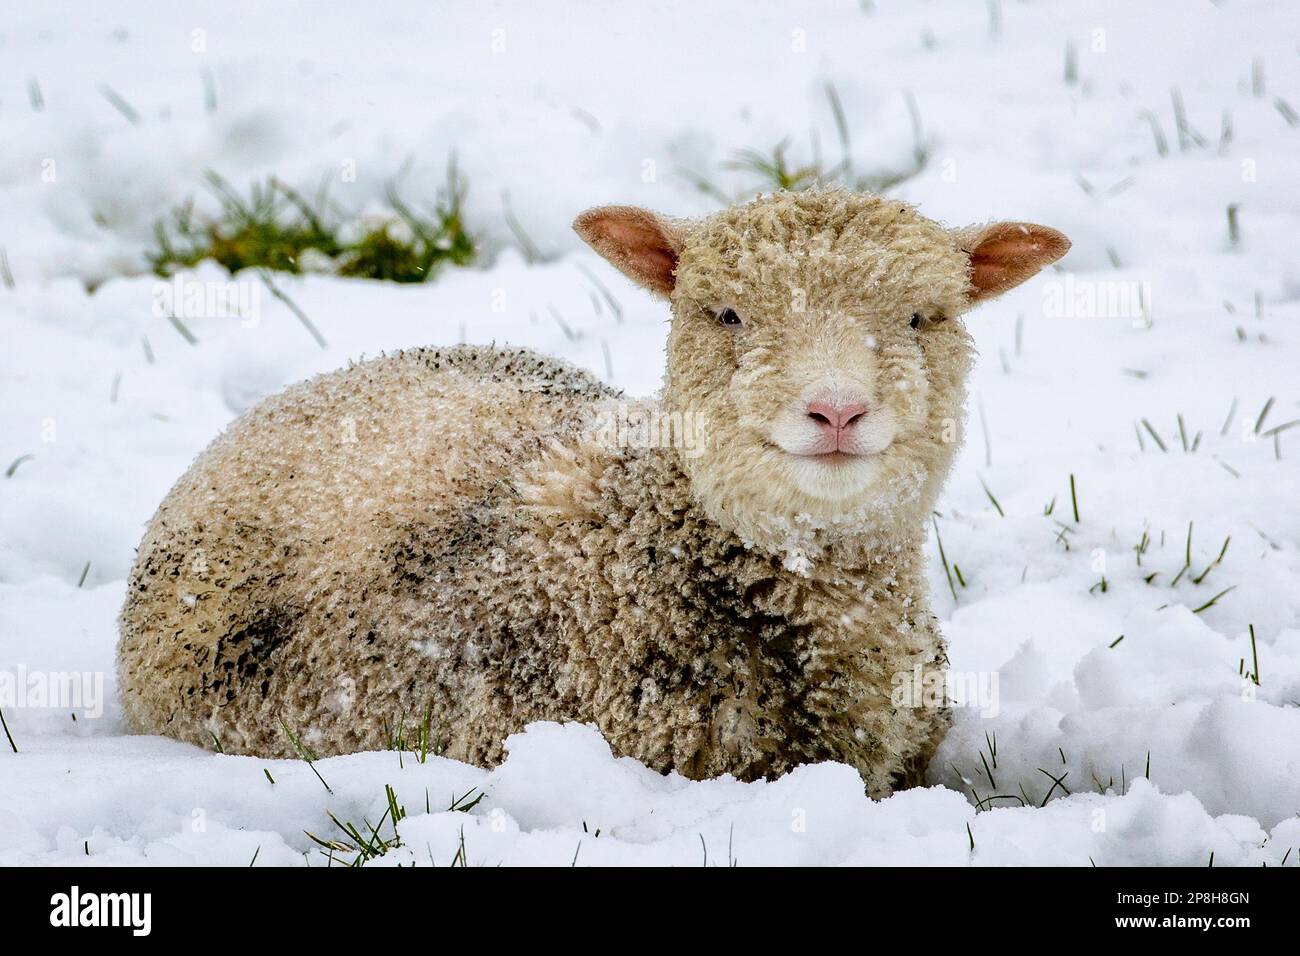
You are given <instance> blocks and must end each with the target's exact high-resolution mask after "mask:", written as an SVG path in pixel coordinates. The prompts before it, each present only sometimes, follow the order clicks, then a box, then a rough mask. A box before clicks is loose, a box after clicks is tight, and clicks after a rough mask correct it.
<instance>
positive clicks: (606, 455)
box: [118, 189, 1068, 795]
mask: <svg viewBox="0 0 1300 956" xmlns="http://www.w3.org/2000/svg"><path fill="white" fill-rule="evenodd" d="M575 227H576V228H577V229H578V231H579V233H580V234H581V235H582V236H583V238H584V239H586V240H587V241H588V242H589V243H591V245H592V246H593V247H594V248H596V249H597V250H598V251H599V252H600V253H601V254H602V255H603V256H605V257H606V258H607V259H609V261H610V262H611V263H612V264H613V265H615V266H616V267H617V268H618V269H620V270H621V271H623V272H624V273H625V274H627V275H628V276H629V277H631V278H632V279H633V280H634V281H636V282H638V283H640V284H641V285H643V286H644V287H645V288H647V289H649V290H650V291H651V292H652V293H654V294H656V295H659V296H662V297H664V298H666V299H667V300H668V301H669V302H670V304H671V307H672V311H673V323H672V326H671V329H670V332H669V342H668V368H667V378H666V381H665V387H664V390H663V396H662V400H661V401H660V402H657V403H656V402H640V403H631V404H629V403H628V401H627V400H626V399H624V398H622V396H620V395H619V393H617V392H616V391H615V390H613V389H611V388H609V387H607V386H605V385H602V384H601V383H599V382H598V381H596V380H595V379H593V378H592V377H591V376H589V375H587V374H586V373H584V372H581V371H579V370H577V369H575V368H573V367H571V366H569V365H567V364H565V363H563V362H559V361H557V360H554V359H548V358H544V357H542V356H538V355H535V354H533V353H530V352H526V351H522V350H511V349H496V348H481V347H468V346H467V347H461V348H455V349H412V350H408V351H406V352H401V353H398V354H395V355H390V356H386V357H382V358H379V359H375V360H371V361H368V362H364V363H361V364H358V365H353V366H350V367H349V368H347V369H343V370H340V371H338V372H334V373H331V374H328V375H324V376H320V377H318V378H316V379H312V380H311V381H308V382H305V383H302V384H300V385H297V386H294V387H292V388H290V389H288V390H287V391H285V392H284V393H282V394H280V395H276V396H274V397H272V398H270V399H267V400H266V401H265V402H263V403H262V404H260V405H259V406H257V407H256V408H254V409H253V410H252V411H250V412H249V413H248V414H246V415H245V416H243V417H242V418H240V419H239V420H238V421H236V422H235V423H234V424H232V425H231V426H230V428H229V429H228V430H227V431H226V432H225V433H224V434H223V435H222V436H220V437H219V438H218V439H217V440H216V441H214V442H213V444H212V445H211V446H210V447H209V448H208V449H207V450H206V451H205V452H204V453H203V454H202V455H201V456H200V457H199V458H198V460H197V461H196V462H195V463H194V465H193V466H192V467H191V468H190V470H189V471H188V472H187V473H186V474H185V475H184V476H183V477H182V478H181V479H180V480H179V481H178V482H177V484H176V486H175V487H174V488H173V489H172V491H171V492H170V493H169V494H168V496H167V498H166V499H165V500H164V501H163V503H162V505H161V506H160V508H159V510H158V513H157V514H156V515H155V516H154V519H153V520H152V522H151V523H150V525H149V528H148V530H147V531H146V534H145V537H144V540H143V541H142V543H141V546H140V550H139V554H138V558H137V562H136V565H135V567H134V568H133V570H132V574H131V579H130V582H129V586H128V594H127V600H126V604H125V606H124V608H123V610H122V616H121V622H120V627H121V642H120V645H119V657H118V661H119V673H120V684H121V688H122V696H123V705H124V709H125V711H126V714H127V716H128V718H129V720H130V721H131V722H132V724H133V725H134V726H135V727H136V728H137V729H139V730H141V731H144V732H150V733H163V734H168V735H170V736H173V737H177V738H179V739H182V740H188V741H190V742H193V743H195V744H199V745H203V746H208V745H211V742H212V739H213V737H215V738H216V739H217V740H218V741H220V744H221V746H222V747H223V749H225V750H226V751H227V752H232V753H256V754H263V755H271V756H290V755H291V754H292V753H293V752H294V744H293V743H292V742H291V740H290V738H289V735H288V733H287V732H286V730H285V728H288V730H289V731H291V732H292V733H293V734H294V735H295V736H296V737H298V738H299V739H301V740H302V741H303V742H305V744H306V745H307V746H309V747H311V749H312V750H314V751H315V752H316V753H317V754H320V755H326V754H332V753H345V752H350V751H355V750H362V749H374V748H382V747H386V746H391V745H392V741H394V740H396V739H401V738H405V739H407V740H410V739H415V738H416V737H418V736H419V735H420V734H421V733H425V734H427V735H428V736H427V739H429V740H432V741H435V742H437V743H438V745H439V749H440V750H441V752H443V753H445V754H446V755H447V756H450V757H455V758H458V759H462V760H468V761H473V762H475V763H479V764H486V765H490V764H493V763H495V762H497V761H498V760H499V759H500V758H501V756H502V742H503V741H504V739H505V738H506V736H507V735H509V734H510V733H513V732H515V731H518V730H520V729H521V728H522V727H523V726H524V725H525V724H527V723H528V722H530V721H534V720H580V721H588V722H592V723H594V724H596V725H597V726H598V727H599V728H600V730H601V732H602V733H604V735H605V737H606V738H607V739H608V740H609V742H610V744H611V746H612V747H613V748H614V749H615V750H616V751H617V752H618V753H620V754H626V755H630V756H633V757H636V758H638V759H640V760H642V761H644V762H645V763H646V764H647V765H649V766H651V767H654V768H656V769H658V770H661V771H668V770H678V771H680V772H681V773H683V774H687V775H689V776H692V777H704V776H711V775H716V774H721V773H732V774H735V775H736V776H738V777H740V778H742V779H752V778H755V777H761V776H771V775H774V774H780V773H784V772H786V771H787V770H789V769H791V768H793V767H795V766H797V765H798V764H800V763H806V762H810V761H817V760H840V761H844V762H847V763H849V764H851V765H853V766H855V767H856V768H857V769H858V770H859V771H860V772H861V774H862V776H863V779H864V781H865V783H866V786H867V789H868V790H869V791H870V792H871V793H872V794H877V795H879V794H884V793H887V792H889V791H890V790H891V789H892V788H894V787H897V786H905V785H910V784H913V783H916V782H918V781H920V780H921V779H922V776H923V773H924V769H925V765H926V763H927V761H928V759H929V755H930V754H931V753H932V752H933V749H934V747H935V746H936V745H937V743H938V740H939V739H940V738H941V736H942V734H943V732H944V729H945V727H946V726H947V718H948V711H947V708H946V705H944V704H942V703H941V704H939V705H934V706H927V705H923V704H915V705H907V704H900V703H898V702H897V701H896V700H894V699H891V690H892V689H893V687H894V686H895V684H896V683H897V681H898V680H900V679H905V680H913V679H914V677H915V674H916V671H915V668H917V667H919V668H921V670H922V672H923V673H925V674H930V673H934V672H936V671H939V670H941V669H942V668H943V667H944V666H945V663H946V655H945V650H944V644H943V640H942V637H941V635H940V634H939V631H938V628H937V626H936V622H935V620H934V617H933V615H932V614H930V612H929V610H928V598H927V595H926V589H925V575H924V562H923V559H922V545H923V542H924V535H925V526H926V525H925V521H926V517H927V515H928V514H929V513H930V511H931V510H932V508H933V507H934V504H935V500H936V498H937V496H938V494H939V491H940V488H941V486H942V483H943V480H944V478H945V476H946V474H947V473H948V470H949V468H950V466H951V463H952V459H953V455H954V453H955V450H956V448H957V447H958V444H959V442H960V438H961V423H962V419H963V406H964V398H965V379H966V375H967V371H968V369H969V367H970V363H971V361H972V354H973V352H972V348H971V342H970V338H969V336H968V335H967V333H966V331H965V329H964V328H963V327H962V324H961V321H960V319H959V316H960V315H961V314H962V313H963V312H965V311H967V310H968V309H970V308H971V307H972V306H973V305H974V304H975V303H977V302H979V301H982V300H983V299H985V298H988V297H990V296H992V295H995V294H997V293H999V292H1001V291H1004V290H1005V289H1007V288H1011V287H1012V286H1014V285H1015V284H1017V283H1018V282H1022V281H1024V280H1025V279H1027V278H1028V277H1029V276H1031V275H1033V274H1034V272H1036V271H1037V270H1038V269H1040V268H1042V267H1043V266H1044V265H1046V264H1048V263H1050V262H1052V261H1054V260H1055V259H1057V258H1059V257H1060V255H1063V254H1064V252H1065V249H1066V248H1068V241H1067V240H1065V238H1064V237H1063V236H1061V235H1060V234H1059V233H1056V232H1055V231H1053V230H1048V229H1045V228H1044V227H1041V226H1030V225H1027V224H1021V223H1015V224H994V225H991V226H982V227H975V228H971V229H965V230H959V231H950V230H948V229H946V228H945V227H943V226H941V225H939V224H938V223H935V222H932V221H930V220H928V219H925V218H924V217H922V216H920V215H919V214H918V213H917V212H916V211H915V210H913V209H912V208H911V207H910V206H907V205H905V204H903V203H899V202H897V201H894V200H887V199H884V198H880V197H874V196H868V195H863V194H854V193H849V192H845V191H842V190H834V189H824V190H814V191H809V192H803V193H780V194H776V195H772V196H767V197H761V198H759V199H757V200H754V201H753V202H750V203H747V204H745V205H741V206H736V207H734V208H731V209H726V210H723V211H721V212H719V213H717V214H716V215H713V216H710V217H707V218H705V219H702V220H698V221H692V222H684V221H675V220H669V219H666V218H664V217H662V216H659V215H657V214H655V213H651V212H647V211H645V210H640V209H634V208H631V207H617V206H616V207H602V208H599V209H593V210H591V211H589V212H587V213H584V214H583V215H582V216H580V217H579V219H578V220H577V222H576V223H575ZM919 315H923V316H925V317H927V321H926V322H918V321H916V317H917V316H919ZM619 415H625V416H631V418H634V419H636V420H637V421H645V420H654V421H658V420H659V419H663V420H664V421H666V422H668V423H669V424H668V425H667V426H666V427H665V429H663V430H662V431H658V430H656V431H654V432H652V434H656V435H659V436H660V439H659V440H657V441H651V442H644V443H642V442H627V441H622V440H619V439H618V438H617V437H611V436H617V434H618V433H619V429H617V428H615V429H609V428H601V427H598V426H597V425H595V424H593V423H599V422H608V421H610V420H611V419H617V418H618V416H619ZM620 420H621V419H620ZM487 421H491V422H492V423H493V425H492V427H491V428H485V427H483V423H484V422H487ZM698 423H707V427H697V424H698ZM687 426H689V428H688V427H687ZM684 431H687V432H689V437H690V438H691V440H690V441H683V440H682V439H683V432H684ZM697 433H698V434H697ZM700 435H702V436H703V438H704V439H705V440H704V441H702V442H699V441H696V440H695V438H697V437H699V436H700Z"/></svg>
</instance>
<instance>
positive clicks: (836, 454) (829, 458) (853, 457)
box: [786, 451, 871, 468]
mask: <svg viewBox="0 0 1300 956" xmlns="http://www.w3.org/2000/svg"><path fill="white" fill-rule="evenodd" d="M786 454H788V455H791V456H793V457H795V458H798V459H799V460H800V461H810V462H815V463H816V464H818V465H825V466H826V467H827V468H843V467H846V466H848V465H850V464H852V463H853V462H855V461H861V460H863V459H864V458H870V457H871V456H870V455H866V454H862V453H860V452H855V451H826V452H818V453H815V454H811V455H805V454H802V453H800V452H793V451H792V452H786Z"/></svg>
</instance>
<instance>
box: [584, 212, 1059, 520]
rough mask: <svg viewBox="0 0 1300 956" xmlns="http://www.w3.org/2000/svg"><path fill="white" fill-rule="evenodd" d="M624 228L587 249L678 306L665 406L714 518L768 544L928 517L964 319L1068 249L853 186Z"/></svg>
mask: <svg viewBox="0 0 1300 956" xmlns="http://www.w3.org/2000/svg"><path fill="white" fill-rule="evenodd" d="M600 212H605V214H606V215H608V214H609V211H608V210H605V211H601V210H597V211H593V213H591V214H588V216H591V215H594V214H596V213H600ZM620 215H621V216H622V218H620V219H619V220H618V222H617V224H613V227H612V228H611V229H607V230H605V231H601V232H597V233H596V234H595V235H594V236H593V235H589V234H588V233H587V232H584V236H586V237H587V238H588V239H589V241H592V243H593V245H595V246H596V247H597V248H598V249H600V251H602V252H604V253H605V254H606V255H607V256H608V257H609V258H610V259H611V261H613V262H614V263H615V265H618V266H619V267H620V268H622V269H623V270H624V271H625V272H627V273H628V274H630V275H632V276H633V277H634V278H637V279H638V280H639V281H641V282H642V283H643V284H645V285H647V286H649V287H651V288H652V289H655V290H656V291H659V292H661V293H663V294H666V295H667V296H668V297H669V298H670V300H671V302H672V306H673V313H674V318H673V325H672V330H671V332H670V335H669V344H668V377H667V383H666V389H665V402H666V403H667V404H668V405H669V406H670V408H671V410H672V411H673V412H679V413H681V414H683V415H690V416H693V417H694V419H695V420H694V423H693V424H694V431H695V432H696V433H699V434H703V435H704V436H705V438H706V439H707V440H706V442H705V443H704V445H703V447H702V448H700V449H693V450H692V454H689V455H685V456H683V466H684V468H685V469H686V471H687V473H688V475H689V476H690V478H691V481H692V485H693V488H694V490H695V492H696V494H697V496H698V497H699V498H700V500H701V502H702V503H703V504H704V505H705V507H706V508H707V510H708V511H709V513H710V514H711V515H713V516H714V517H715V518H716V519H718V520H722V521H726V522H727V523H729V524H731V525H732V526H733V527H735V528H736V529H737V530H739V531H741V532H742V533H743V534H744V535H745V536H746V537H750V538H752V539H754V540H771V539H772V538H773V537H774V536H775V538H776V539H778V540H779V541H787V540H789V539H791V538H792V537H793V538H800V537H804V536H806V533H807V532H816V531H818V530H819V529H823V528H835V527H838V528H840V529H842V530H846V531H848V532H850V533H852V532H853V531H854V529H861V530H865V529H868V528H871V527H874V526H878V525H879V524H881V523H882V520H897V519H898V518H899V517H900V515H899V514H898V512H899V510H900V509H914V510H915V511H916V513H917V514H924V512H925V511H926V510H928V509H929V507H931V505H932V503H933V499H934V497H935V496H936V495H937V493H938V489H939V485H940V483H941V482H942V479H943V477H944V475H945V474H946V472H947V470H948V467H949V465H950V463H951V460H952V456H953V453H954V451H955V449H956V447H957V444H958V442H959V440H960V434H961V420H962V407H963V403H964V399H965V378H966V373H967V371H968V369H969V365H970V360H971V356H972V351H971V344H970V339H969V337H968V335H967V334H966V331H965V329H964V328H963V327H962V326H961V323H960V321H959V319H958V318H957V317H958V315H960V314H961V313H962V312H964V311H966V310H967V309H969V308H970V307H971V305H972V304H973V303H974V302H975V301H978V300H979V299H982V298H985V297H987V296H988V295H992V294H996V292H1000V291H1002V290H1003V289H1005V288H1009V287H1010V286H1011V285H1014V284H1017V283H1018V282H1020V281H1023V279H1025V278H1028V276H1029V275H1032V274H1033V273H1034V272H1036V271H1037V270H1038V268H1040V267H1041V266H1042V265H1044V264H1046V262H1049V261H1052V260H1054V259H1055V258H1058V257H1059V256H1060V255H1061V254H1063V253H1064V251H1065V249H1066V248H1068V242H1066V241H1065V239H1064V237H1063V236H1060V234H1059V233H1055V232H1053V231H1052V230H1044V229H1043V227H1027V226H1020V225H1019V224H1012V225H1002V226H992V227H985V228H983V229H977V230H965V231H961V232H955V231H951V230H948V229H946V228H944V227H943V226H941V225H939V224H938V223H935V222H933V221H931V220H928V219H926V218H924V217H923V216H921V215H919V214H918V213H917V212H916V211H915V210H913V209H912V208H911V207H910V206H907V205H905V204H903V203H900V202H896V201H888V200H885V199H881V198H878V197H874V196H866V195H862V194H855V193H849V192H846V191H843V190H818V191H810V192H804V193H779V194H776V195H774V196H770V197H763V198H760V199H757V200H755V201H753V202H751V203H747V204H745V205H742V206H737V207H733V208H731V209H727V210H724V211H722V212H720V213H718V214H716V215H714V216H711V217H709V218H707V219H705V220H703V221H700V222H696V223H691V224H685V225H681V226H676V227H675V226H673V225H671V224H668V223H665V222H664V221H663V220H660V219H658V218H657V217H653V216H652V214H646V213H642V212H640V211H632V212H629V211H627V210H623V211H621V212H620ZM641 216H644V217H648V218H644V219H643V218H639V217H641ZM587 225H590V223H588V224H587ZM605 225H611V224H610V223H608V222H606V223H605ZM583 226H584V223H583V220H582V219H580V220H579V231H580V232H583ZM658 230H663V233H662V234H663V236H664V237H665V239H664V241H663V243H662V244H661V245H658V246H656V245H655V242H654V239H653V236H654V235H656V234H657V231H658ZM611 237H612V240H611ZM620 240H621V241H622V243H623V244H621V245H619V246H618V247H617V248H611V246H610V242H611V241H620ZM647 241H649V246H650V249H652V250H654V251H653V252H652V253H650V254H646V249H645V248H644V244H645V243H646V242H647ZM1049 247H1050V248H1049ZM628 249H631V250H633V253H632V254H631V256H630V257H629V256H628V254H627V252H626V250H628ZM981 249H983V256H981V253H980V250H981ZM665 266H669V267H670V271H669V272H668V273H667V274H665V272H664V271H663V270H664V267H665ZM981 283H982V284H981Z"/></svg>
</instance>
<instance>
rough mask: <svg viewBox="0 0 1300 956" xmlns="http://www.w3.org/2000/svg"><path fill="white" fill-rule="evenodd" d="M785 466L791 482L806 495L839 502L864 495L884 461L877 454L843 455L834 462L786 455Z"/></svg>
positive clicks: (878, 473) (877, 475)
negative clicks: (844, 456) (846, 456)
mask: <svg viewBox="0 0 1300 956" xmlns="http://www.w3.org/2000/svg"><path fill="white" fill-rule="evenodd" d="M785 467H786V471H787V474H788V475H789V478H790V483H791V484H793V485H794V486H795V487H796V488H798V489H799V491H801V492H802V493H803V494H805V495H808V496H809V497H810V498H817V499H819V500H821V501H833V502H837V503H839V502H844V501H847V500H849V499H851V498H855V497H858V496H860V495H862V493H863V492H865V491H867V490H868V489H869V488H871V486H872V485H873V484H874V483H875V482H876V480H877V478H879V476H880V472H881V463H880V461H879V459H877V458H876V456H875V455H860V456H856V457H853V458H841V459H839V460H838V461H836V462H833V463H832V462H825V461H821V460H819V459H818V458H803V457H800V456H798V455H787V456H786V461H785Z"/></svg>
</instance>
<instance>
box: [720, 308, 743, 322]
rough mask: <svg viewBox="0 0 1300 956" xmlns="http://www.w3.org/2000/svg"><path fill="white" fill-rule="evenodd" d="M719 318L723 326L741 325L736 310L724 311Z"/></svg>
mask: <svg viewBox="0 0 1300 956" xmlns="http://www.w3.org/2000/svg"><path fill="white" fill-rule="evenodd" d="M718 318H719V319H720V320H721V321H722V324H723V325H740V316H738V315H737V314H736V310H735V309H723V310H722V312H721V314H719V315H718Z"/></svg>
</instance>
